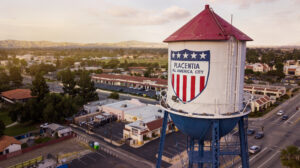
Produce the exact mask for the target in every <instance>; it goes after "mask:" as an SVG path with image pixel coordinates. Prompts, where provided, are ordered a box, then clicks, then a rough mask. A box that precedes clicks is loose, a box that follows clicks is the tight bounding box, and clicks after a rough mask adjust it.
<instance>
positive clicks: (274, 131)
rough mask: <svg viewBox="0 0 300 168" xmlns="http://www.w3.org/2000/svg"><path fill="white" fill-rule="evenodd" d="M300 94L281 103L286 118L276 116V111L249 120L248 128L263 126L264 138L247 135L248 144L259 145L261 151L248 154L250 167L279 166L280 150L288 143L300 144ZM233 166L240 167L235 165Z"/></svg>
mask: <svg viewBox="0 0 300 168" xmlns="http://www.w3.org/2000/svg"><path fill="white" fill-rule="evenodd" d="M296 107H300V95H299V94H298V95H297V96H295V97H294V98H293V99H292V100H288V102H287V103H284V104H282V105H281V108H280V109H281V110H283V111H284V112H285V113H284V114H285V115H288V116H289V118H288V120H285V121H282V120H281V116H277V115H276V112H277V111H274V114H272V115H270V116H269V117H266V118H265V119H262V120H261V119H254V120H252V119H251V120H249V128H252V129H255V131H256V132H257V131H261V129H262V126H263V131H264V134H265V136H264V138H263V139H255V138H254V135H252V136H248V146H249V147H251V146H252V145H259V146H261V151H260V152H259V153H257V154H256V155H252V156H251V155H250V160H249V163H250V167H255V168H268V167H272V168H281V167H283V166H282V165H281V163H280V151H281V149H284V148H285V147H286V146H288V145H296V146H300V133H299V130H300V122H299V121H300V110H298V111H297V110H296ZM235 167H241V166H240V165H239V166H235Z"/></svg>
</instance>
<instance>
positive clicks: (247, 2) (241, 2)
mask: <svg viewBox="0 0 300 168" xmlns="http://www.w3.org/2000/svg"><path fill="white" fill-rule="evenodd" d="M209 1H211V2H229V3H232V4H236V5H238V6H239V7H240V8H248V7H250V6H251V5H252V4H258V3H270V2H275V1H277V0H209ZM296 1H298V0H296Z"/></svg>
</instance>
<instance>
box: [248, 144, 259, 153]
mask: <svg viewBox="0 0 300 168" xmlns="http://www.w3.org/2000/svg"><path fill="white" fill-rule="evenodd" d="M260 149H261V147H260V146H257V145H253V146H251V147H250V149H249V153H251V154H256V153H258V152H259V151H260Z"/></svg>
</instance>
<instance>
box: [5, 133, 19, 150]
mask: <svg viewBox="0 0 300 168" xmlns="http://www.w3.org/2000/svg"><path fill="white" fill-rule="evenodd" d="M12 144H19V145H21V144H22V143H21V142H20V141H18V140H16V139H15V138H14V137H11V136H6V135H3V136H2V137H1V138H0V152H2V151H3V150H4V149H5V148H7V147H8V146H9V145H12Z"/></svg>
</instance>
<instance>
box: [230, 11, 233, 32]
mask: <svg viewBox="0 0 300 168" xmlns="http://www.w3.org/2000/svg"><path fill="white" fill-rule="evenodd" d="M232 23H233V14H231V15H230V24H231V27H230V35H232Z"/></svg>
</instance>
